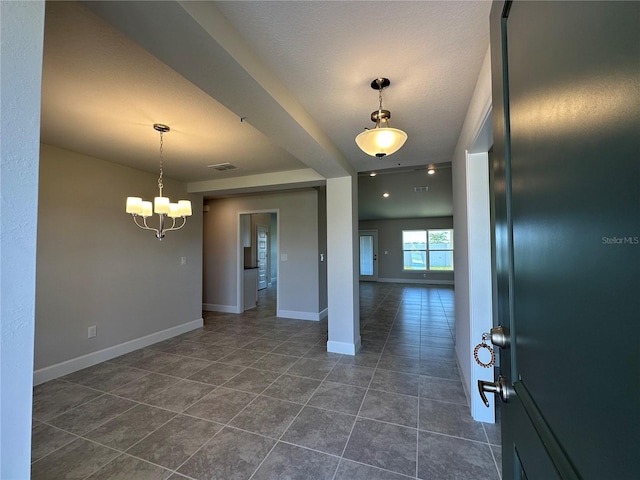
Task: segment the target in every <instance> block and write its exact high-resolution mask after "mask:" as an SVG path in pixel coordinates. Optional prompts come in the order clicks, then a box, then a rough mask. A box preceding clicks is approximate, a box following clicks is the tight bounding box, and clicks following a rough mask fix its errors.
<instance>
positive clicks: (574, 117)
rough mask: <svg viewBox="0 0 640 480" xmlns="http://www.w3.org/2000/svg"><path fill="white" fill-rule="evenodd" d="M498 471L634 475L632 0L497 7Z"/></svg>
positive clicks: (637, 162) (635, 37)
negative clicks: (506, 335) (507, 342)
mask: <svg viewBox="0 0 640 480" xmlns="http://www.w3.org/2000/svg"><path fill="white" fill-rule="evenodd" d="M491 43H492V45H491V49H492V77H493V84H494V85H493V102H494V110H493V119H494V153H493V168H494V170H493V175H494V204H495V212H496V218H495V224H496V231H495V248H496V262H495V264H496V269H497V272H496V274H497V275H496V285H497V289H498V294H497V300H496V301H497V305H496V310H497V311H498V312H499V318H500V323H501V324H502V325H504V326H506V327H508V328H510V333H511V337H510V338H511V346H510V348H508V349H505V350H503V351H502V356H501V363H502V367H501V368H502V374H503V375H504V376H505V377H506V378H507V384H508V385H509V386H510V390H511V391H510V392H509V393H510V396H509V399H508V401H507V403H505V404H503V405H502V407H501V408H502V425H503V437H502V438H503V475H504V478H505V479H512V478H516V479H517V478H528V479H529V480H538V479H540V480H552V479H556V478H563V479H564V478H567V479H568V478H584V479H597V480H609V479H610V480H622V479H639V478H640V327H639V324H640V68H639V64H640V3H639V2H555V1H554V2H537V1H533V2H517V1H516V2H513V3H512V4H510V3H509V2H507V4H505V3H503V2H500V3H496V4H494V6H493V10H492V15H491Z"/></svg>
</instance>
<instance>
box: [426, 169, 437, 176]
mask: <svg viewBox="0 0 640 480" xmlns="http://www.w3.org/2000/svg"><path fill="white" fill-rule="evenodd" d="M427 173H428V174H429V175H433V174H434V173H436V170H435V169H434V168H430V169H429V170H427Z"/></svg>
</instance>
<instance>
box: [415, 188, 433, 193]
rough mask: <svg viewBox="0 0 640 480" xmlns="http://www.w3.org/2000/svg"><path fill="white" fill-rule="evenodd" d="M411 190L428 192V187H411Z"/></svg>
mask: <svg viewBox="0 0 640 480" xmlns="http://www.w3.org/2000/svg"><path fill="white" fill-rule="evenodd" d="M413 191H414V192H416V193H417V192H428V191H429V187H426V186H425V187H413Z"/></svg>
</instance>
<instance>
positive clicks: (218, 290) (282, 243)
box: [203, 189, 319, 315]
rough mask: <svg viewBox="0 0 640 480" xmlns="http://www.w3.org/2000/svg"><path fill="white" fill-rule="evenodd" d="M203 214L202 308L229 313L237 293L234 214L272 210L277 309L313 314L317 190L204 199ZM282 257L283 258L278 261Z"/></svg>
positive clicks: (315, 313) (316, 250) (315, 297)
mask: <svg viewBox="0 0 640 480" xmlns="http://www.w3.org/2000/svg"><path fill="white" fill-rule="evenodd" d="M207 204H208V205H209V211H208V212H207V213H206V214H205V216H204V299H203V303H204V306H205V308H206V309H211V310H220V311H235V310H234V309H236V308H237V307H238V306H237V292H238V260H239V259H238V244H239V238H238V216H239V214H240V213H248V212H256V211H261V210H277V211H278V220H279V224H280V226H279V231H278V232H277V234H278V241H279V255H280V258H279V259H278V260H279V262H278V294H279V298H278V308H279V310H282V311H287V312H302V313H303V314H309V315H317V314H318V311H319V310H318V194H317V192H316V191H315V190H313V189H309V190H304V191H297V192H282V193H273V194H264V195H251V196H244V197H232V198H223V199H216V200H209V201H208V202H207ZM282 255H287V261H282V260H281V257H282Z"/></svg>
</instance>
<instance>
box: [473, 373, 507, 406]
mask: <svg viewBox="0 0 640 480" xmlns="http://www.w3.org/2000/svg"><path fill="white" fill-rule="evenodd" d="M478 391H479V392H480V396H481V397H482V401H483V402H484V404H485V406H487V407H488V406H489V400H488V399H487V396H486V395H485V392H489V393H495V394H497V395H498V397H499V398H500V400H502V401H503V402H504V403H507V401H508V400H509V395H510V393H511V389H510V388H509V386H508V384H507V379H506V378H505V377H503V376H502V375H499V376H498V380H497V381H495V382H486V381H484V380H478Z"/></svg>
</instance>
